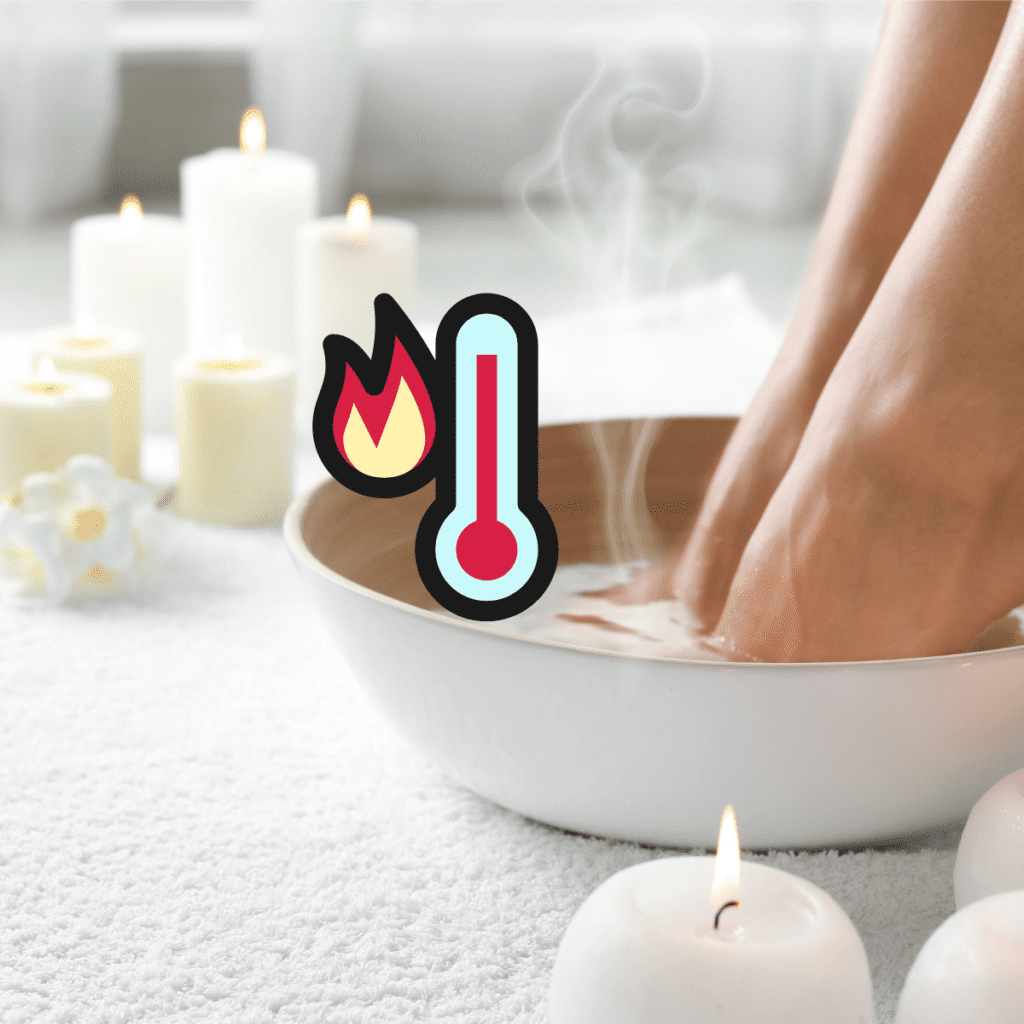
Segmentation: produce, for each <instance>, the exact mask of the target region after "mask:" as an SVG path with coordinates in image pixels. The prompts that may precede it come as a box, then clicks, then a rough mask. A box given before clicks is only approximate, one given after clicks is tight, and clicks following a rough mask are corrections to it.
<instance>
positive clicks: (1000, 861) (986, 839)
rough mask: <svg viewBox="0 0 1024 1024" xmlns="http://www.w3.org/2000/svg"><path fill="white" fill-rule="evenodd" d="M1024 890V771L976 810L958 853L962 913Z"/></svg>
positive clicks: (1008, 779) (957, 882)
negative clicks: (980, 902) (979, 902)
mask: <svg viewBox="0 0 1024 1024" xmlns="http://www.w3.org/2000/svg"><path fill="white" fill-rule="evenodd" d="M1014 889H1024V771H1019V772H1014V773H1013V774H1012V775H1007V776H1006V778H1005V779H1001V780H1000V781H999V782H997V783H996V784H995V785H994V786H993V787H992V788H991V789H990V790H989V791H988V792H987V793H985V795H984V796H983V797H982V798H981V799H980V800H979V801H978V802H977V803H976V804H975V805H974V808H973V810H972V811H971V814H970V817H969V818H968V819H967V824H966V826H965V827H964V831H963V835H962V836H961V837H960V847H959V849H958V850H957V853H956V866H955V867H954V869H953V890H954V892H955V894H956V905H957V909H960V908H962V907H966V906H967V905H968V904H969V903H973V902H974V901H975V900H980V899H982V898H983V897H985V896H992V895H994V894H995V893H998V892H1010V891H1012V890H1014Z"/></svg>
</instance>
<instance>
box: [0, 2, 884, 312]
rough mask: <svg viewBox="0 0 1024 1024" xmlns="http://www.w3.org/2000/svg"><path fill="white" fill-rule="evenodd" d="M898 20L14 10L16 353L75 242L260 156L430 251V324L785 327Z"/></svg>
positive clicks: (590, 12) (730, 7)
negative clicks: (201, 162) (462, 301)
mask: <svg viewBox="0 0 1024 1024" xmlns="http://www.w3.org/2000/svg"><path fill="white" fill-rule="evenodd" d="M881 16H882V4H881V3H878V2H815V0H807V2H783V0H765V2H742V0H737V2H730V3H716V2H674V3H665V2H648V0H630V2H614V0H608V2H588V0H576V2H568V3H566V2H558V0H547V2H545V3H525V2H507V0H505V2H502V0H493V2H479V0H477V2H472V0H470V2H466V0H394V2H379V3H363V4H360V3H352V2H337V0H312V2H310V0H262V2H260V0H105V2H97V0H78V2H51V0H0V332H3V331H13V330H21V329H24V328H29V327H36V326H43V325H46V324H52V323H56V322H60V321H63V320H66V319H67V317H68V281H67V277H68V256H67V239H68V229H69V225H70V223H71V220H72V219H73V218H74V217H76V216H81V215H82V214H83V213H89V212H96V211H100V210H116V209H117V206H118V204H119V202H120V200H121V197H122V196H123V195H124V194H125V193H127V192H134V193H135V194H137V195H138V196H140V197H141V199H142V201H143V204H144V206H145V207H146V209H148V210H153V211H162V212H176V210H177V205H178V165H179V163H180V161H181V160H182V159H183V158H184V157H186V156H190V155H193V154H196V153H202V152H205V151H207V150H209V149H211V148H213V147H215V146H233V145H237V138H238V121H239V116H240V114H241V112H242V111H243V110H244V109H245V108H246V107H247V106H249V105H250V104H256V105H258V106H259V107H261V108H262V109H263V111H264V113H265V115H266V121H267V130H268V138H269V145H270V146H276V147H281V148H286V149H291V150H295V151H298V152H302V153H305V154H308V155H309V156H312V157H314V158H315V159H316V160H317V161H318V162H319V164H320V167H321V180H322V195H321V212H323V213H331V212H336V211H339V210H344V208H345V206H346V204H347V201H348V198H349V196H350V195H351V194H352V193H354V192H356V191H362V192H365V193H366V194H367V195H368V196H369V197H370V200H371V203H372V204H373V207H374V209H375V210H377V211H379V212H387V213H398V214H400V215H402V216H405V217H409V218H410V219H412V220H414V221H415V222H416V223H417V224H418V226H419V228H420V231H421V250H420V251H421V256H420V289H419V297H418V305H417V310H416V313H417V317H418V319H420V320H422V321H424V322H431V321H436V320H437V319H438V318H439V317H440V316H441V314H442V313H443V312H444V310H445V309H446V308H447V307H448V306H449V305H450V304H451V303H452V302H453V301H455V300H456V299H458V298H460V297H462V296H463V295H466V294H469V293H470V292H473V291H478V290H497V291H503V292H505V293H506V294H509V295H511V296H513V297H514V298H516V299H517V300H518V301H520V302H521V303H522V304H523V305H525V306H526V308H527V309H528V310H529V311H530V312H531V313H532V314H533V315H534V316H545V315H550V314H558V313H567V312H570V311H573V310H577V309H581V308H584V307H587V306H591V305H593V304H595V303H597V302H603V301H608V300H609V299H612V298H631V297H638V296H643V295H649V294H652V293H657V292H663V291H665V290H671V289H675V288H679V287H682V286H685V285H687V284H691V283H694V282H697V281H702V280H710V279H713V278H717V277H720V276H721V275H722V274H725V273H729V272H736V273H738V274H739V275H741V276H742V278H743V279H744V281H745V282H746V285H747V288H748V290H749V292H750V295H751V296H752V298H753V300H754V302H755V303H756V305H757V306H758V307H759V309H761V311H762V312H763V313H764V314H765V316H766V317H767V318H768V319H769V320H770V321H771V322H772V323H773V324H776V325H782V324H783V323H784V322H785V320H786V318H787V317H788V314H789V311H790V308H791V306H792V303H793V301H794V299H795V295H796V290H797V288H798V286H799V282H800V279H801V276H802V274H803V271H804V269H805V267H806V263H807V260H808V258H809V255H810V250H811V246H812V245H813V240H814V236H815V231H816V227H817V223H818V220H819V218H820V215H821V213H822V210H823V206H824V202H825V200H826V199H827V196H828V192H829V189H830V186H831V183H832V180H833V177H834V174H835V170H836V166H837V163H838V160H839V157H840V155H841V150H842V145H843V142H844V139H845V136H846V132H847V130H848V128H849V124H850V121H851V118H852V116H853V112H854V109H855V107H856V103H857V100H858V97H859V94H860V90H861V88H862V85H863V82H864V78H865V75H866V72H867V68H868V66H869V63H870V60H871V55H872V52H873V49H874V45H875V41H876V39H877V35H878V30H879V26H880V22H881Z"/></svg>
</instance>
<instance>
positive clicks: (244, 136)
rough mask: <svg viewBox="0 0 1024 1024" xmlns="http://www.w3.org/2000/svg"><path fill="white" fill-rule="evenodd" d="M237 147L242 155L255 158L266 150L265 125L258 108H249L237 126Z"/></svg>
mask: <svg viewBox="0 0 1024 1024" xmlns="http://www.w3.org/2000/svg"><path fill="white" fill-rule="evenodd" d="M238 145H239V146H240V147H241V150H242V152H243V153H248V154H251V155H253V156H256V155H258V154H260V153H262V152H263V151H264V150H265V149H266V148H267V123H266V121H264V120H263V112H262V111H261V110H260V109H259V107H249V109H248V110H246V112H245V113H244V114H243V115H242V120H241V122H240V123H239V125H238Z"/></svg>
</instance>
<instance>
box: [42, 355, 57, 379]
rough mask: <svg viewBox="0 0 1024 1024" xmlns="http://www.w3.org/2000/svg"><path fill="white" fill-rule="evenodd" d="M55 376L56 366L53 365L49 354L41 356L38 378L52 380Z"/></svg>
mask: <svg viewBox="0 0 1024 1024" xmlns="http://www.w3.org/2000/svg"><path fill="white" fill-rule="evenodd" d="M56 376H57V368H56V367H55V366H54V365H53V360H52V359H51V358H50V357H49V356H43V358H42V359H40V360H39V378H40V380H53V378H54V377H56Z"/></svg>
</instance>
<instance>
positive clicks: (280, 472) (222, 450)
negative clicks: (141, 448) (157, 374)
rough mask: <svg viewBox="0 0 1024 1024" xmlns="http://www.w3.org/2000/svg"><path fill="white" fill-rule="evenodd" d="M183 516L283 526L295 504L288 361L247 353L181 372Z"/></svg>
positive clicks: (204, 359) (234, 350)
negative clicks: (292, 502)
mask: <svg viewBox="0 0 1024 1024" xmlns="http://www.w3.org/2000/svg"><path fill="white" fill-rule="evenodd" d="M175 387H176V394H177V402H176V414H175V421H176V426H177V432H178V447H179V451H180V468H179V472H178V484H177V487H176V491H175V505H176V508H177V510H178V511H179V512H180V513H181V514H182V515H186V516H189V517H191V518H192V519H199V520H201V521H203V522H207V523H221V524H223V525H226V526H266V525H270V524H273V523H278V522H280V521H281V519H282V517H283V516H284V513H285V510H286V509H287V508H288V504H289V502H290V501H291V497H292V447H293V441H294V430H295V425H294V415H295V412H294V410H295V373H294V369H293V364H292V363H291V361H290V360H288V359H285V358H284V356H279V355H274V354H269V355H268V354H264V355H258V354H256V353H244V352H243V351H242V345H241V340H240V339H239V338H238V337H237V335H236V336H234V338H233V339H232V340H231V341H230V342H229V345H228V349H227V351H226V352H225V355H224V356H223V357H222V358H211V357H209V356H199V357H196V356H191V357H184V358H183V359H181V360H179V362H178V364H177V365H176V367H175Z"/></svg>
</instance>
